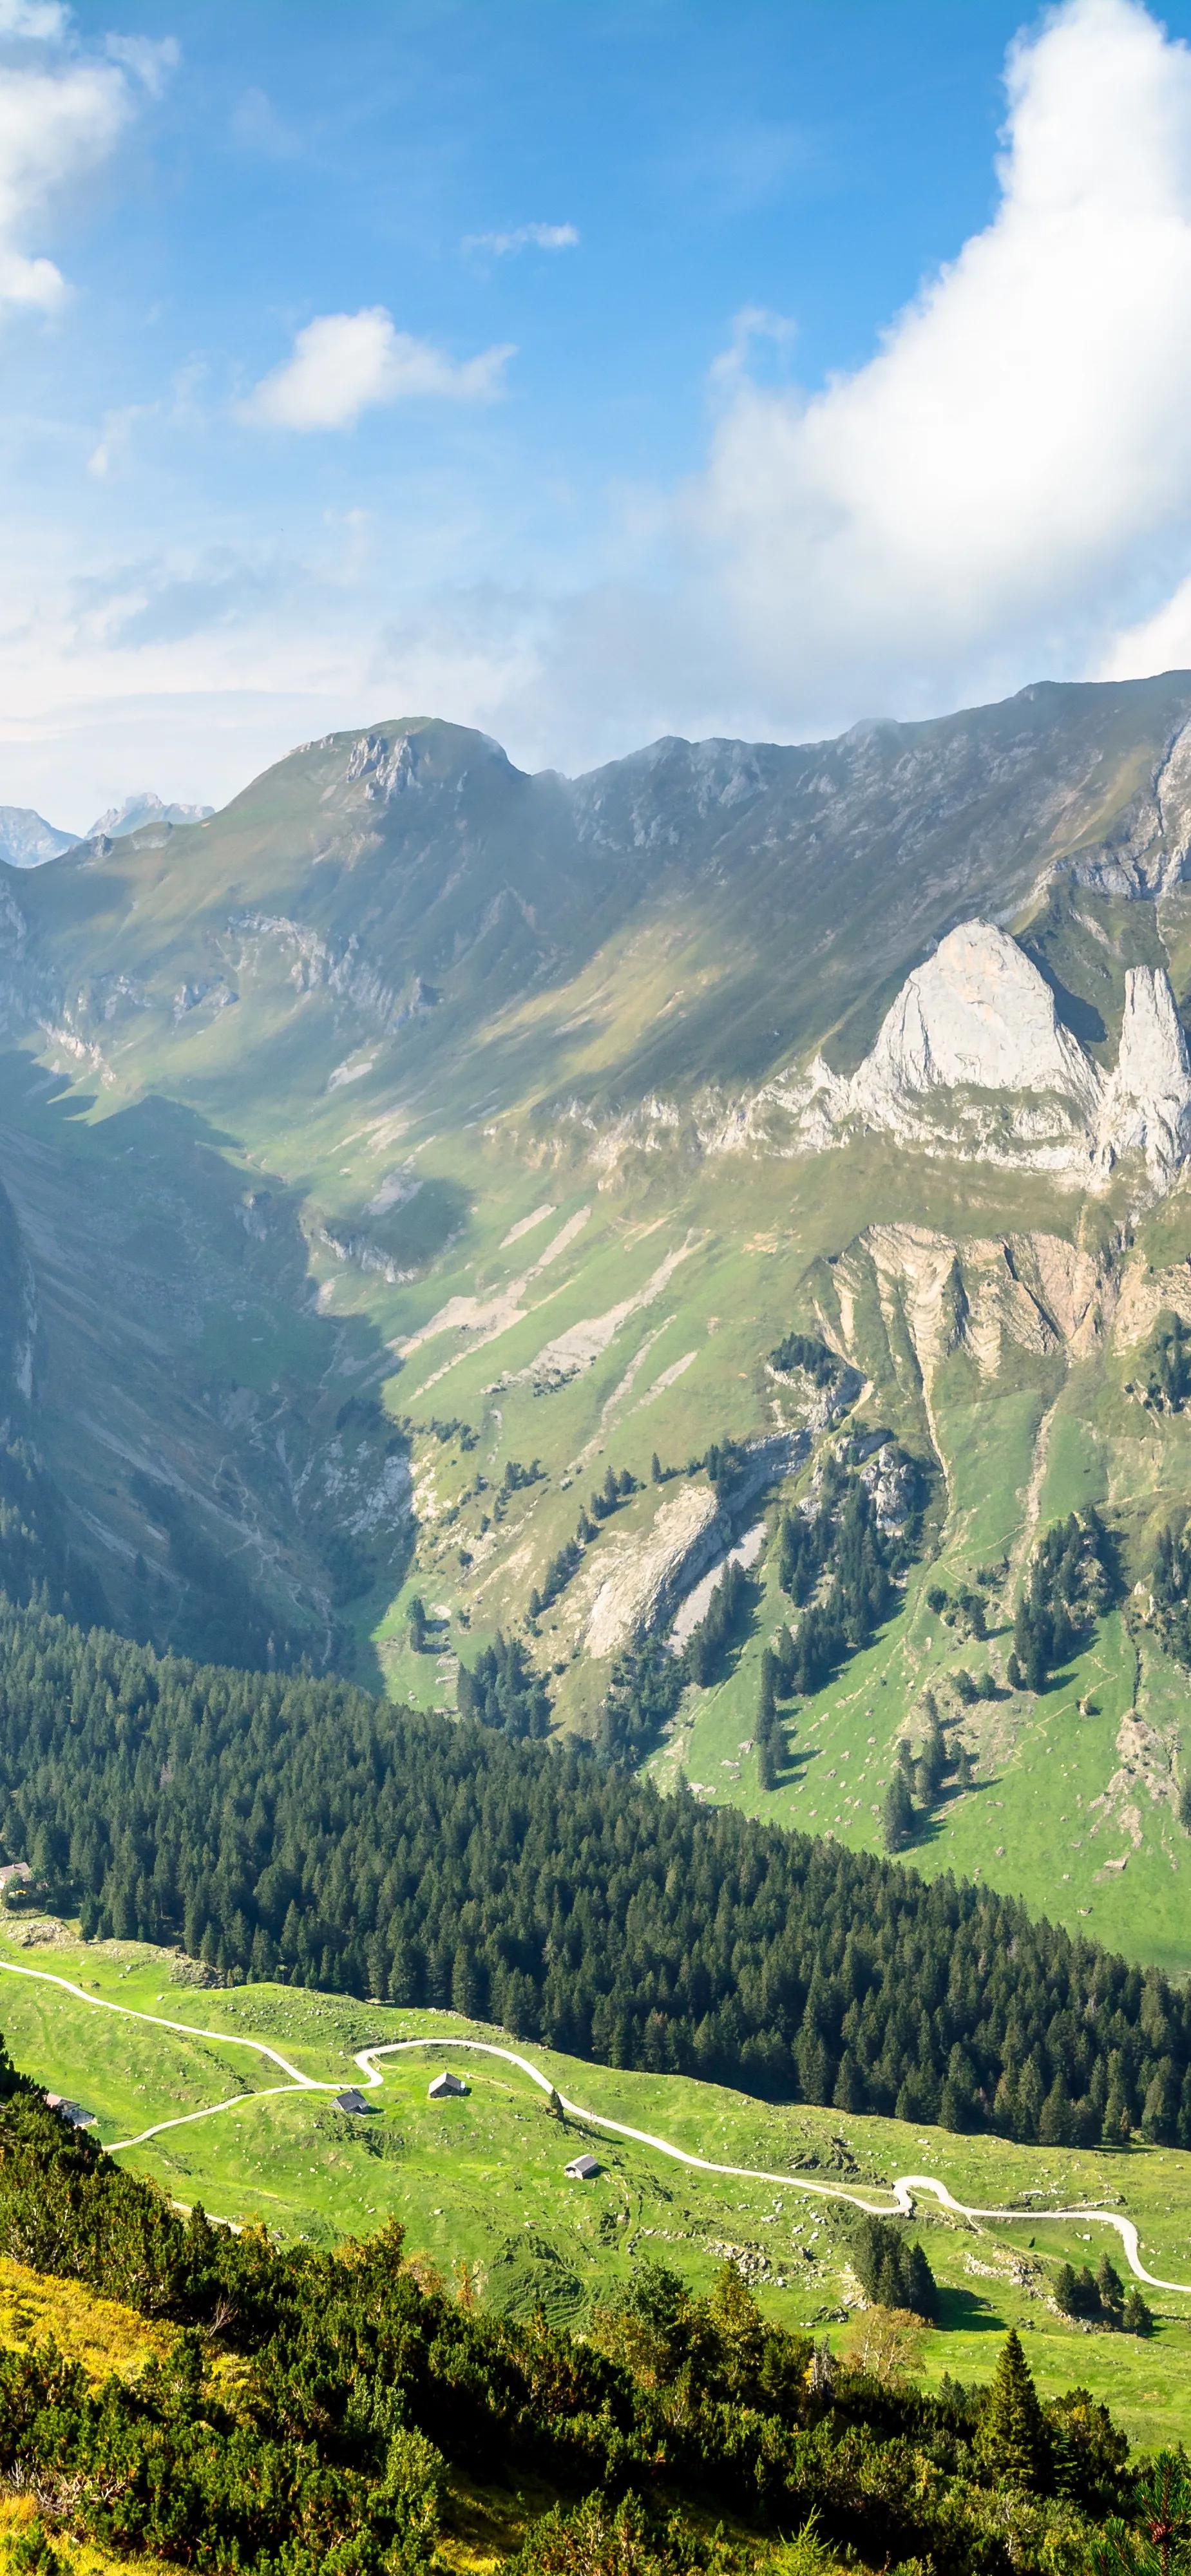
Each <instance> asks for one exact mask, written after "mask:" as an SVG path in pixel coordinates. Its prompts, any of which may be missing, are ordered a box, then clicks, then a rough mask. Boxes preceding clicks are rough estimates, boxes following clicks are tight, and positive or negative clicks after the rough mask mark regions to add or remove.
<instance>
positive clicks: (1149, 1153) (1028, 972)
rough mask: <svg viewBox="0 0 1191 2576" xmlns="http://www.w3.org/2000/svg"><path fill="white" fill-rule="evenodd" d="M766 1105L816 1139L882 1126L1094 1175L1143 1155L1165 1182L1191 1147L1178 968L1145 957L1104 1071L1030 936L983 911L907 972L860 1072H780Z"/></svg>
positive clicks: (981, 1157)
mask: <svg viewBox="0 0 1191 2576" xmlns="http://www.w3.org/2000/svg"><path fill="white" fill-rule="evenodd" d="M764 1108H765V1111H766V1113H768V1114H772V1112H773V1111H775V1110H778V1111H781V1112H784V1113H785V1115H786V1116H788V1117H789V1118H790V1120H791V1122H792V1126H793V1131H794V1134H795V1136H796V1138H797V1143H798V1147H799V1148H801V1150H803V1151H806V1150H808V1149H809V1150H811V1151H820V1152H821V1151H823V1150H824V1149H825V1148H826V1147H828V1146H830V1145H833V1144H839V1143H843V1142H845V1141H846V1139H847V1137H848V1136H849V1135H856V1134H857V1133H858V1132H862V1131H864V1130H866V1129H867V1130H873V1129H875V1130H877V1131H882V1130H883V1131H885V1132H887V1133H890V1134H893V1135H895V1136H899V1137H901V1138H902V1139H903V1140H904V1141H905V1142H906V1143H907V1144H913V1145H916V1146H918V1147H919V1148H920V1149H922V1150H924V1151H925V1152H927V1153H933V1154H947V1155H958V1156H962V1157H963V1158H964V1159H967V1160H977V1161H986V1162H993V1163H1000V1164H1003V1165H1006V1166H1008V1167H1010V1168H1013V1169H1016V1170H1022V1171H1047V1172H1052V1173H1055V1174H1057V1175H1059V1176H1063V1177H1066V1178H1068V1179H1070V1180H1073V1181H1074V1180H1082V1181H1083V1182H1084V1183H1085V1184H1086V1185H1087V1186H1089V1187H1092V1188H1097V1187H1103V1186H1104V1185H1105V1184H1106V1182H1107V1180H1108V1178H1109V1176H1110V1175H1111V1173H1112V1172H1113V1171H1114V1169H1115V1168H1116V1166H1117V1164H1118V1163H1119V1162H1120V1161H1121V1160H1122V1158H1124V1157H1130V1156H1132V1157H1136V1158H1140V1160H1141V1161H1142V1162H1144V1165H1145V1170H1146V1174H1147V1180H1148V1184H1149V1185H1150V1186H1151V1187H1154V1188H1157V1189H1159V1190H1163V1189H1167V1188H1169V1187H1170V1185H1171V1182H1172V1180H1173V1179H1174V1177H1175V1175H1176V1174H1177V1173H1178V1171H1179V1170H1180V1169H1181V1167H1182V1165H1183V1164H1184V1163H1185V1162H1186V1161H1187V1159H1188V1157H1189V1156H1191V1054H1189V1052H1188V1047H1187V1040H1186V1037H1185V1035H1184V1032H1183V1028H1182V1024H1181V1022H1180V1019H1179V1015H1178V1010H1177V1007H1176V1004H1175V998H1174V994H1173V992H1172V991H1171V987H1170V980H1169V977H1168V976H1167V974H1166V972H1165V970H1164V969H1163V968H1162V967H1155V966H1135V967H1131V968H1130V969H1129V971H1128V974H1127V976H1126V979H1125V1011H1124V1019H1123V1023H1122V1028H1121V1039H1120V1046H1119V1049H1118V1055H1117V1062H1116V1064H1115V1065H1114V1067H1113V1068H1112V1071H1111V1072H1110V1073H1108V1074H1105V1073H1103V1072H1102V1071H1101V1069H1100V1067H1099V1066H1098V1065H1097V1064H1095V1063H1094V1062H1093V1061H1092V1058H1091V1057H1090V1056H1088V1055H1087V1054H1085V1052H1084V1049H1083V1048H1082V1047H1081V1046H1080V1044H1079V1042H1078V1040H1077V1039H1076V1038H1075V1037H1074V1036H1073V1035H1072V1033H1071V1031H1070V1029H1068V1028H1066V1027H1065V1026H1064V1024H1063V1022H1062V1020H1061V1019H1060V1018H1059V1015H1058V1012H1057V1010H1056V1007H1055V1000H1054V995H1053V993H1052V992H1051V989H1050V986H1049V985H1048V984H1047V982H1046V979H1045V977H1044V976H1043V975H1041V974H1040V973H1039V971H1038V968H1037V967H1036V966H1035V965H1034V964H1033V962H1032V960H1031V959H1030V958H1029V957H1027V956H1026V954H1025V951H1024V950H1023V949H1021V948H1019V946H1018V944H1017V941H1016V940H1015V939H1011V938H1010V937H1009V935H1008V933H1007V932H1006V931H1003V930H999V929H997V928H996V927H995V925H994V924H993V923H991V922H987V921H969V922H964V923H962V924H961V926H960V927H959V928H958V929H956V930H953V931H950V932H949V933H948V935H947V937H946V938H945V939H943V940H941V941H940V944H939V946H938V948H937V949H936V950H935V953H934V955H933V957H929V958H928V959H927V960H926V962H925V963H924V964H923V965H921V966H916V967H915V968H914V970H913V972H912V974H910V975H908V976H907V978H906V981H905V983H904V984H903V985H902V988H901V991H900V992H899V993H898V995H897V997H896V999H895V1000H894V1002H893V1003H892V1004H891V1005H890V1008H889V1010H888V1011H887V1012H886V1014H885V1018H884V1020H883V1022H882V1024H881V1027H880V1030H879V1032H878V1034H877V1038H876V1041H875V1043H874V1045H873V1047H872V1049H871V1051H870V1053H869V1054H868V1055H867V1056H866V1057H865V1059H864V1061H863V1063H862V1064H861V1065H859V1066H858V1068H857V1070H856V1072H855V1073H854V1074H853V1075H852V1076H851V1078H850V1080H847V1079H845V1078H844V1077H842V1076H841V1075H839V1074H836V1073H833V1072H832V1070H831V1068H830V1066H829V1065H827V1064H826V1063H825V1062H824V1061H823V1059H822V1057H816V1058H815V1060H814V1061H813V1063H812V1064H811V1065H810V1066H809V1067H808V1068H807V1071H806V1072H805V1074H803V1075H802V1076H801V1077H795V1078H794V1079H792V1080H789V1081H787V1082H786V1083H784V1084H779V1085H772V1086H770V1087H769V1090H768V1093H767V1094H766V1095H765V1101H764ZM758 1123H759V1122H757V1121H756V1120H754V1122H753V1124H754V1128H755V1127H756V1125H757V1124H758Z"/></svg>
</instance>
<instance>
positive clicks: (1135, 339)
mask: <svg viewBox="0 0 1191 2576" xmlns="http://www.w3.org/2000/svg"><path fill="white" fill-rule="evenodd" d="M1007 92H1008V116H1007V122H1006V126H1005V131H1004V135H1003V138H1002V142H1003V149H1002V155H1001V159H1000V162H999V166H998V179H999V191H1000V193H999V203H998V205H997V207H996V211H995V213H994V215H993V218H992V220H991V222H990V223H989V225H988V226H987V228H986V229H985V230H984V231H982V232H980V233H978V234H977V235H975V236H974V237H973V238H972V239H971V240H969V241H968V242H967V243H966V244H965V245H964V247H963V249H962V250H961V251H960V253H959V255H958V257H957V258H956V259H955V260H954V261H952V262H951V263H950V264H949V265H948V266H947V267H945V268H943V269H942V270H941V271H940V272H939V273H938V274H937V275H936V276H935V277H933V278H932V279H931V280H929V282H928V283H927V284H926V285H925V286H924V287H923V289H922V291H921V292H920V294H919V295H918V296H917V297H916V298H915V300H914V302H913V303H912V304H911V305H910V307H909V308H908V309H907V310H906V311H905V312H903V313H902V314H901V315H900V316H899V317H898V319H897V320H896V321H895V322H894V323H893V325H892V327H891V328H890V330H889V332H888V334H887V335H886V337H885V339H884V341H883V343H882V345H881V346H880V348H879V349H878V350H877V352H876V353H875V355H874V356H873V357H872V358H871V359H870V360H869V361H868V362H867V364H865V365H864V366H862V367H860V368H859V369H858V370H856V371H855V372H854V373H852V374H850V375H847V376H841V377H838V378H836V379H834V380H833V381H831V382H830V383H829V384H828V385H827V386H826V388H825V389H824V390H823V391H821V392H818V393H814V394H810V395H807V394H805V393H800V392H798V391H792V390H789V389H781V390H772V389H770V388H767V387H763V386H761V385H758V384H757V383H756V382H755V381H753V380H752V378H751V376H750V373H749V370H748V367H747V365H746V364H745V363H744V359H745V356H746V355H747V337H748V332H746V334H745V343H746V346H745V349H744V350H743V351H742V348H741V345H740V337H739V335H738V338H737V342H736V344H735V346H734V349H733V350H732V351H731V352H729V355H728V358H727V360H725V361H721V362H720V363H719V367H718V370H717V376H718V382H717V387H716V390H717V392H718V394H719V396H720V398H721V404H722V407H721V410H720V414H719V417H718V420H717V421H716V423H715V427H714V431H713V436H712V442H711V452H710V457H709V461H708V465H707V468H706V471H705V473H704V474H703V475H702V476H701V478H700V479H699V481H698V483H697V484H696V486H695V487H694V488H693V489H692V490H691V492H690V493H689V495H688V517H687V536H688V541H689V542H690V544H691V545H692V548H693V556H694V563H695V565H696V566H697V570H698V577H699V582H700V586H701V587H703V588H704V590H705V595H707V596H708V597H709V598H714V601H715V613H716V618H717V622H718V619H719V617H720V616H721V615H722V613H723V611H724V610H725V609H726V611H727V613H728V617H729V620H730V632H731V634H732V636H733V638H734V643H735V654H736V658H737V675H736V676H737V681H738V684H739V683H740V682H743V683H744V684H745V686H746V688H747V687H751V688H752V689H753V691H754V693H755V694H757V695H758V696H759V697H760V698H762V699H764V700H765V701H766V702H767V703H769V704H770V705H772V706H773V707H774V708H775V710H777V709H781V708H784V709H786V710H788V711H789V713H791V714H794V713H796V712H797V714H798V715H800V716H804V715H805V714H807V713H810V712H811V710H812V709H817V708H819V707H822V708H823V709H824V711H827V710H828V709H829V708H830V709H831V710H832V711H834V709H835V707H837V706H838V708H839V710H840V712H841V713H846V712H847V707H848V701H849V697H850V695H854V694H855V691H856V688H857V685H858V684H859V685H860V686H861V687H862V688H863V690H864V693H865V696H864V703H867V704H872V705H885V704H888V703H890V702H894V701H900V702H901V703H902V704H903V705H905V704H906V702H907V699H908V698H910V699H912V698H913V696H914V694H915V692H918V693H919V694H921V695H922V696H923V697H924V698H925V699H927V700H931V701H933V702H936V703H942V702H954V701H955V700H956V699H958V698H960V697H961V696H962V695H963V694H965V693H966V691H967V690H968V689H969V688H971V687H972V686H974V685H976V686H978V685H979V684H980V680H981V678H982V676H983V677H991V678H994V679H995V677H996V676H997V675H998V674H999V673H1000V672H1002V671H1005V672H1010V671H1011V672H1012V673H1013V675H1014V677H1018V676H1020V677H1025V676H1028V675H1029V673H1030V671H1031V669H1032V668H1033V667H1034V666H1035V665H1039V664H1041V663H1042V662H1046V663H1047V664H1053V662H1054V659H1055V657H1056V654H1057V656H1058V658H1059V659H1060V660H1064V659H1065V661H1066V664H1067V667H1068V668H1071V667H1072V665H1074V667H1076V668H1078V667H1080V662H1081V657H1082V658H1083V659H1084V660H1085V661H1086V658H1087V656H1088V655H1089V654H1092V653H1094V652H1095V651H1096V650H1097V649H1098V648H1097V639H1098V638H1099V639H1101V641H1102V640H1103V639H1104V637H1105V634H1106V630H1109V629H1111V628H1112V627H1114V626H1115V625H1116V624H1117V623H1118V622H1119V621H1120V618H1121V614H1122V607H1123V605H1124V603H1125V601H1126V600H1129V601H1135V600H1136V598H1137V591H1138V584H1139V582H1140V583H1142V584H1144V583H1145V582H1146V580H1147V578H1148V579H1149V580H1151V581H1152V580H1153V579H1155V578H1156V576H1157V564H1156V562H1155V561H1152V560H1148V559H1147V558H1148V556H1149V555H1150V553H1151V552H1156V550H1157V547H1158V545H1159V542H1161V545H1162V547H1163V550H1164V551H1165V548H1166V547H1167V546H1169V544H1170V543H1171V541H1172V540H1173V541H1174V542H1176V543H1177V545H1178V546H1179V547H1181V548H1182V549H1183V552H1184V556H1185V555H1186V553H1187V551H1188V549H1189V546H1191V53H1189V52H1188V49H1187V47H1186V46H1185V45H1182V44H1178V43H1173V42H1171V41H1170V39H1169V38H1168V37H1167V36H1166V35H1165V34H1164V32H1163V30H1162V29H1161V27H1159V26H1158V24H1157V23H1156V22H1155V20H1154V19H1153V18H1152V17H1151V16H1150V15H1149V14H1148V13H1147V11H1146V10H1145V9H1144V8H1143V7H1141V6H1140V5H1137V0H1067V5H1066V6H1063V7H1060V8H1058V9H1056V10H1054V11H1052V12H1051V13H1050V14H1049V15H1048V17H1047V18H1046V19H1045V20H1044V21H1043V23H1042V26H1041V28H1040V29H1039V30H1038V31H1037V32H1036V33H1034V34H1033V35H1030V36H1028V37H1024V38H1020V39H1019V40H1018V41H1017V43H1016V44H1015V45H1014V46H1013V48H1012V50H1011V53H1010V56H1009V60H1008V65H1007ZM746 322H747V324H748V328H749V330H750V331H751V329H752V328H753V327H754V325H753V321H752V317H751V316H749V317H746ZM725 397H726V398H725Z"/></svg>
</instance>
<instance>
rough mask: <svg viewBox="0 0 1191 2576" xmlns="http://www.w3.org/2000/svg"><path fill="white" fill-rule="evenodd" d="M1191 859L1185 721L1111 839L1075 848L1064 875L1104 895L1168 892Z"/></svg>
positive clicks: (1189, 728)
mask: <svg viewBox="0 0 1191 2576" xmlns="http://www.w3.org/2000/svg"><path fill="white" fill-rule="evenodd" d="M1189 860H1191V720H1188V719H1186V718H1183V719H1181V720H1180V721H1179V722H1178V723H1177V724H1176V726H1175V728H1174V730H1173V732H1172V733H1171V734H1170V736H1169V737H1168V739H1167V741H1166V743H1165V745H1164V746H1163V749H1162V751H1161V753H1160V755H1159V757H1158V759H1157V760H1156V761H1155V763H1154V766H1153V769H1152V771H1151V774H1150V776H1149V777H1148V779H1147V780H1146V783H1145V786H1144V787H1142V788H1140V789H1139V790H1138V793H1137V794H1136V796H1134V797H1133V798H1132V799H1131V801H1130V802H1129V804H1128V805H1126V807H1125V808H1124V811H1123V812H1122V813H1121V814H1120V815H1118V816H1117V818H1116V821H1115V823H1114V825H1113V828H1112V830H1111V831H1110V832H1109V834H1108V836H1107V838H1106V839H1105V840H1103V841H1101V842H1098V843H1092V844H1084V845H1083V846H1082V847H1079V848H1077V849H1075V850H1074V851H1073V852H1072V854H1071V856H1070V857H1069V858H1068V859H1066V860H1064V862H1063V864H1062V871H1061V872H1062V874H1063V875H1065V876H1070V877H1072V878H1074V880H1075V883H1076V884H1077V885H1087V886H1094V887H1095V888H1096V890H1097V892H1098V893H1100V894H1115V895H1123V896H1124V897H1125V899H1126V901H1130V900H1133V899H1135V898H1137V897H1142V898H1146V897H1150V898H1152V897H1153V896H1154V895H1159V894H1168V893H1169V892H1170V889H1171V887H1172V886H1176V885H1178V884H1179V882H1180V880H1181V879H1182V878H1184V877H1185V876H1186V875H1187V872H1188V861H1189Z"/></svg>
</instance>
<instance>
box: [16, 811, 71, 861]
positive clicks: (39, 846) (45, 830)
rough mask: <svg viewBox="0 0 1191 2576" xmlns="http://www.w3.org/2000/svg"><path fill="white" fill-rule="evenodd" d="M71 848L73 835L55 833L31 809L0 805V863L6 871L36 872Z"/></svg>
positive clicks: (42, 817) (48, 824) (53, 828)
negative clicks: (7, 869)
mask: <svg viewBox="0 0 1191 2576" xmlns="http://www.w3.org/2000/svg"><path fill="white" fill-rule="evenodd" d="M73 846H74V834H73V832H59V831H57V830H56V829H55V826H54V825H53V824H52V823H47V822H46V820H45V817H44V815H42V814H35V813H34V811H33V808H32V806H31V805H0V859H3V860H4V861H5V863H6V865H7V866H8V867H10V868H40V867H42V866H43V865H44V863H45V861H46V860H47V859H56V858H57V857H58V856H59V855H60V853H61V852H62V851H63V850H69V849H72V848H73Z"/></svg>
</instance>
